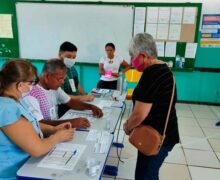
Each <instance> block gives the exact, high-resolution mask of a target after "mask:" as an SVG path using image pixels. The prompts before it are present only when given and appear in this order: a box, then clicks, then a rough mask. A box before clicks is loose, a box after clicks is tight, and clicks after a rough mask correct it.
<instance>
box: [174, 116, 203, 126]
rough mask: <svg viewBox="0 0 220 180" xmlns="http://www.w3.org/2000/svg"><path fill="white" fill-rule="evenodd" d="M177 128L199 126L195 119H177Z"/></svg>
mask: <svg viewBox="0 0 220 180" xmlns="http://www.w3.org/2000/svg"><path fill="white" fill-rule="evenodd" d="M178 124H179V126H195V127H198V126H199V124H198V122H197V120H196V119H195V118H189V117H188V118H187V117H178Z"/></svg>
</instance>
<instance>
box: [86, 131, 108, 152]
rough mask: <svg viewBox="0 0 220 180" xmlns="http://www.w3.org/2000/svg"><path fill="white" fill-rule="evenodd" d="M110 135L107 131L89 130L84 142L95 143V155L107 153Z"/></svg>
mask: <svg viewBox="0 0 220 180" xmlns="http://www.w3.org/2000/svg"><path fill="white" fill-rule="evenodd" d="M109 140H110V133H109V132H108V131H99V130H90V131H89V134H88V135H87V137H86V141H95V142H96V143H95V153H107V152H108V144H109Z"/></svg>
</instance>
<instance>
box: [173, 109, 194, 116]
mask: <svg viewBox="0 0 220 180" xmlns="http://www.w3.org/2000/svg"><path fill="white" fill-rule="evenodd" d="M176 113H177V117H191V118H194V115H193V113H192V112H191V111H188V110H177V111H176Z"/></svg>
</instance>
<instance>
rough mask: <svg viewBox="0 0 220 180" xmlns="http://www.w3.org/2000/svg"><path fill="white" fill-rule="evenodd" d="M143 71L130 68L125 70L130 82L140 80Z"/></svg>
mask: <svg viewBox="0 0 220 180" xmlns="http://www.w3.org/2000/svg"><path fill="white" fill-rule="evenodd" d="M141 75H142V72H139V71H137V70H136V69H129V70H128V71H126V72H125V78H126V80H127V81H128V82H138V81H139V80H140V78H141Z"/></svg>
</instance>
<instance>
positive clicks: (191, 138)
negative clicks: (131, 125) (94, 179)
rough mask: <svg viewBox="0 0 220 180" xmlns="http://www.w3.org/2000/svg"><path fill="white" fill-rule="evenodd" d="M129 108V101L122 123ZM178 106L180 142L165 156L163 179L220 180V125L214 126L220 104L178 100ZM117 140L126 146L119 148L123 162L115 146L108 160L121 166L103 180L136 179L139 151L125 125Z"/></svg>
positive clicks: (109, 162) (218, 118) (162, 171)
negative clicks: (182, 102) (125, 130)
mask: <svg viewBox="0 0 220 180" xmlns="http://www.w3.org/2000/svg"><path fill="white" fill-rule="evenodd" d="M130 109H131V104H130V101H128V102H127V110H126V112H125V114H124V116H123V119H122V124H123V121H124V120H126V119H127V117H128V115H129V113H130ZM176 109H177V115H178V124H179V132H180V139H181V144H177V145H176V146H175V148H174V149H173V150H172V152H170V153H169V155H168V157H167V158H166V159H165V162H164V163H163V165H162V167H161V169H160V180H177V179H178V180H220V127H216V126H215V123H216V122H217V121H219V120H220V107H217V106H207V105H195V104H177V105H176ZM121 127H122V126H121ZM117 129H119V128H117ZM117 132H118V131H116V133H115V136H116V135H117ZM115 141H116V138H115V140H114V142H115ZM118 141H119V142H123V144H124V148H123V149H122V150H121V149H119V155H120V157H121V159H122V160H123V161H124V163H122V162H119V160H118V158H117V151H116V148H115V147H112V149H111V152H110V155H109V158H108V161H107V164H108V165H114V166H118V176H116V177H112V176H108V175H105V174H104V175H103V177H102V178H101V179H102V180H112V179H117V180H133V179H134V170H135V164H136V154H137V151H136V149H135V148H134V147H133V146H132V145H131V144H129V142H128V137H127V136H126V135H124V132H123V130H122V128H120V130H119V138H118ZM177 177H178V178H177Z"/></svg>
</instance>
